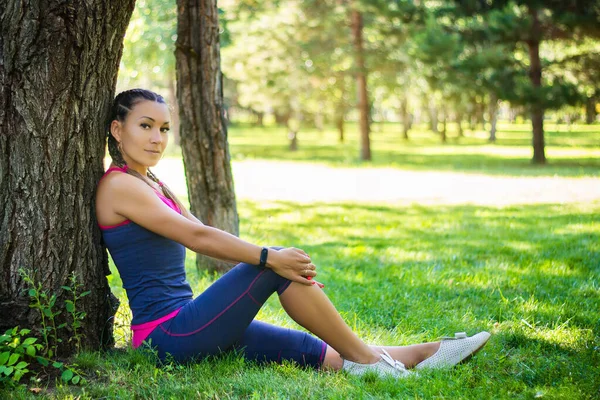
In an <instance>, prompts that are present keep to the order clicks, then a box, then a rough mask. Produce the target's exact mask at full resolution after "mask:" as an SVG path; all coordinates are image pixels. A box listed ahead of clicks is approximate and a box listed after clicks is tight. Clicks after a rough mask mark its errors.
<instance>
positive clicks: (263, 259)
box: [258, 247, 269, 267]
mask: <svg viewBox="0 0 600 400" xmlns="http://www.w3.org/2000/svg"><path fill="white" fill-rule="evenodd" d="M268 255H269V249H267V248H266V247H263V248H262V250H261V251H260V263H259V264H258V265H259V266H260V267H266V266H267V256H268Z"/></svg>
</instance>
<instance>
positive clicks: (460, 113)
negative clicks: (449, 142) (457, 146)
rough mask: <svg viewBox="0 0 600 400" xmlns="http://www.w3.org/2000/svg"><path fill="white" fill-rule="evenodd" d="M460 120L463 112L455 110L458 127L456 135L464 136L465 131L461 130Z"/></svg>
mask: <svg viewBox="0 0 600 400" xmlns="http://www.w3.org/2000/svg"><path fill="white" fill-rule="evenodd" d="M462 120H463V113H462V112H459V111H457V112H456V126H457V128H458V137H459V138H461V137H465V132H464V130H463V126H462Z"/></svg>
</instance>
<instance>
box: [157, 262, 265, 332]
mask: <svg viewBox="0 0 600 400" xmlns="http://www.w3.org/2000/svg"><path fill="white" fill-rule="evenodd" d="M265 271H266V269H263V270H262V271H260V274H258V275H256V278H254V280H253V281H252V282H251V283H250V286H248V289H246V291H245V292H244V293H242V294H241V295H240V296H239V297H238V298H237V299H235V300H234V301H233V303H231V304H230V305H228V306H227V307H226V308H225V309H224V310H223V311H221V312H220V313H218V314H217V315H216V316H215V317H214V318H213V319H211V320H210V321H208V322H207V323H206V324H204V325H203V326H201V327H200V328H198V329H196V330H195V331H192V332H189V333H171V332H169V331H168V330H166V329H165V328H163V327H162V325H159V326H160V329H162V330H163V332H164V333H166V334H167V335H169V336H191V335H193V334H195V333H198V332H200V331H201V330H203V329H204V328H206V327H207V326H209V325H210V324H212V323H213V322H215V321H216V320H217V318H219V317H220V316H221V315H223V314H224V313H225V312H226V311H227V310H229V309H230V308H231V307H233V305H234V304H235V303H237V302H238V301H240V300H241V298H242V297H244V296H245V295H246V294H248V293H249V292H250V289H252V285H254V282H256V280H257V279H258V278H260V276H261V275H262V274H263V273H264V272H265Z"/></svg>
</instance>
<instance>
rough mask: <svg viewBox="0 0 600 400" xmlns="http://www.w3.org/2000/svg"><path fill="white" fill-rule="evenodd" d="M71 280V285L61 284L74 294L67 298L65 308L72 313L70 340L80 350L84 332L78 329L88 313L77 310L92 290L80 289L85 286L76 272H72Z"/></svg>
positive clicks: (64, 288)
mask: <svg viewBox="0 0 600 400" xmlns="http://www.w3.org/2000/svg"><path fill="white" fill-rule="evenodd" d="M69 282H70V286H61V288H62V289H63V290H65V291H67V292H69V293H70V294H71V295H72V297H71V299H69V300H65V309H66V310H67V312H68V313H69V314H70V315H71V320H72V322H71V329H72V331H73V333H72V334H71V337H70V338H69V341H74V342H75V349H76V351H77V352H79V351H81V339H82V333H81V332H80V331H79V330H78V329H79V328H81V322H82V321H83V319H84V318H85V316H86V313H85V312H83V311H78V310H77V302H78V301H79V300H81V299H82V298H83V297H85V296H87V295H88V294H90V293H91V292H90V291H89V290H88V291H84V292H82V291H81V290H80V289H81V288H82V287H83V284H82V283H79V282H78V281H77V277H76V276H75V273H73V274H71V276H70V277H69Z"/></svg>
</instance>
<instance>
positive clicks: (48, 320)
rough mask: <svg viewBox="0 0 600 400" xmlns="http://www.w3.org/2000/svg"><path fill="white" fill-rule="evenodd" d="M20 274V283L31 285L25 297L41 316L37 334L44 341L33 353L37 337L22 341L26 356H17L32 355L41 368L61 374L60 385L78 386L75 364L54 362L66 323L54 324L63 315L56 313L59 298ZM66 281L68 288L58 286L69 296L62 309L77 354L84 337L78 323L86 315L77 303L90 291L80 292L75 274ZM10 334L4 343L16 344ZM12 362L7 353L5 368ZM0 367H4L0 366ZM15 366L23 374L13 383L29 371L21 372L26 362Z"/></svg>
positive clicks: (30, 278) (79, 378) (70, 339)
mask: <svg viewBox="0 0 600 400" xmlns="http://www.w3.org/2000/svg"><path fill="white" fill-rule="evenodd" d="M19 273H20V274H21V276H22V278H23V280H24V281H25V282H27V283H28V284H29V286H30V288H29V289H28V291H27V294H28V295H29V297H30V298H31V303H30V305H29V307H31V308H34V309H37V310H38V311H39V313H40V317H41V328H40V333H41V335H42V340H43V344H35V346H34V347H33V348H34V350H35V351H33V350H31V346H32V344H33V343H35V341H37V339H36V338H27V339H25V341H24V342H23V343H26V346H29V347H25V353H20V354H27V355H29V356H31V357H34V356H35V360H36V362H37V363H38V364H39V365H41V366H42V367H50V366H51V367H53V368H56V369H58V370H59V371H60V372H61V380H62V381H63V382H66V383H69V382H70V383H74V384H77V383H79V382H80V381H81V374H80V373H79V372H78V371H77V365H76V364H69V365H67V364H65V363H64V362H61V361H57V360H56V359H55V357H56V355H57V353H58V346H59V344H60V343H62V339H61V338H60V337H59V330H61V329H64V328H66V327H67V325H68V324H67V322H63V323H61V324H59V325H57V324H56V323H57V321H56V317H58V316H59V315H60V314H62V311H57V310H56V301H57V299H58V296H57V295H56V294H54V293H53V294H49V293H48V292H47V291H45V290H43V288H42V285H41V283H36V282H35V280H34V279H33V278H32V277H31V275H30V274H28V273H27V272H26V271H25V270H24V269H21V270H20V271H19ZM69 282H70V286H61V288H62V289H63V290H64V291H66V292H68V293H69V298H68V299H67V300H65V303H64V304H65V309H66V310H67V312H68V313H69V315H70V316H71V319H72V323H71V330H72V334H71V335H70V338H69V342H71V341H74V342H75V348H76V351H77V352H79V351H80V349H81V340H82V338H83V334H82V333H81V330H80V328H81V323H82V321H83V319H84V318H85V316H86V313H85V312H82V311H78V310H77V303H78V301H79V300H81V298H83V297H85V296H87V295H88V294H90V292H89V291H85V292H81V287H82V286H83V285H82V284H80V283H78V282H77V277H76V275H75V273H73V274H71V276H70V277H69ZM79 292H81V293H79ZM15 329H16V328H15ZM23 331H25V333H24V334H28V333H29V332H30V330H27V329H25V330H23ZM10 332H11V334H10V335H8V332H7V334H6V335H4V336H7V337H9V336H10V338H12V339H7V340H10V341H12V342H15V339H14V336H15V335H16V333H15V332H12V331H10ZM24 334H23V335H24ZM4 336H2V337H3V338H4ZM32 340H33V341H32ZM13 353H14V352H13ZM1 354H4V353H1ZM3 357H4V356H0V361H2V360H3ZM11 357H12V358H11ZM13 359H15V357H14V356H12V355H10V354H9V356H8V359H7V363H9V364H7V366H8V367H12V364H13V363H11V361H13ZM15 360H17V359H15ZM15 362H16V361H15ZM0 365H3V364H2V363H0ZM18 365H19V366H20V367H21V368H20V371H22V372H21V373H20V374H19V375H18V377H17V379H15V382H18V381H19V380H20V378H21V377H22V376H23V375H24V374H25V373H27V372H29V370H28V369H24V368H25V367H26V366H27V365H29V364H28V363H25V365H24V364H22V363H20V364H18ZM2 372H4V373H5V374H6V371H5V370H3V369H0V373H2ZM12 373H13V372H12V370H11V374H12ZM6 376H8V374H6Z"/></svg>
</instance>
